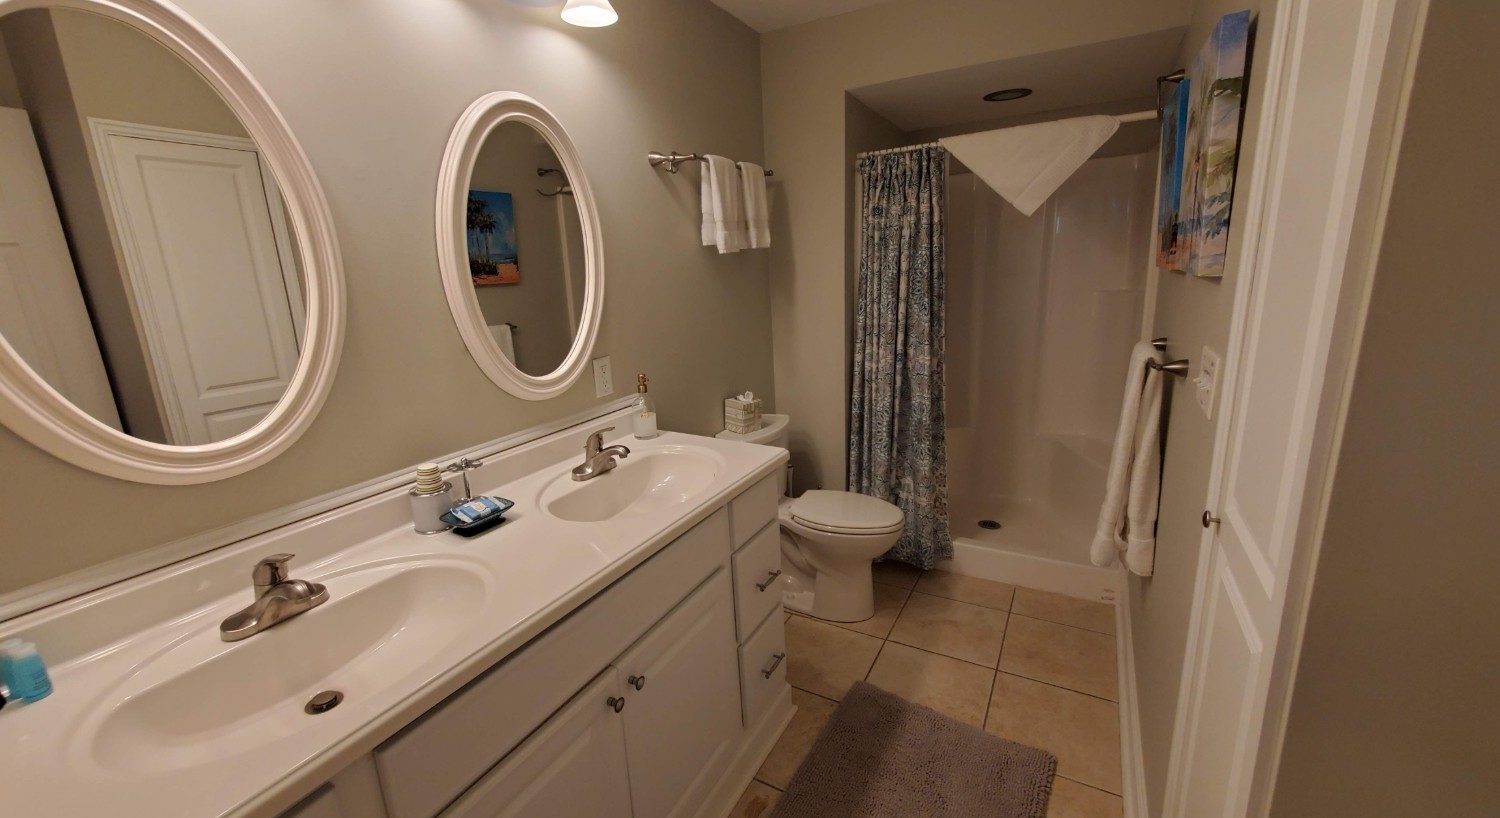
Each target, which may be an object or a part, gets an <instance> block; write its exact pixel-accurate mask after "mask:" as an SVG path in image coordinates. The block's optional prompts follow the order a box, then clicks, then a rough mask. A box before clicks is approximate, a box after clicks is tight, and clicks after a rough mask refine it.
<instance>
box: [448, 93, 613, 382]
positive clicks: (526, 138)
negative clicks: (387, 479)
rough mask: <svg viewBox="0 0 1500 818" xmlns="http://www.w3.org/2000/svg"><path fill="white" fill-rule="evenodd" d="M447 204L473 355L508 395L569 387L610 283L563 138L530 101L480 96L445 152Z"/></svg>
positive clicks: (588, 200)
mask: <svg viewBox="0 0 1500 818" xmlns="http://www.w3.org/2000/svg"><path fill="white" fill-rule="evenodd" d="M439 195H440V198H439V202H438V230H439V236H438V240H439V247H440V256H441V257H440V263H441V266H442V273H443V284H444V287H445V288H446V289H447V292H448V301H449V306H450V307H451V308H452V309H453V313H454V317H455V319H456V320H457V321H458V324H459V329H460V332H461V333H462V334H463V336H464V341H465V343H466V344H468V346H469V351H470V353H471V354H472V355H473V356H474V359H475V360H476V361H477V362H478V363H479V365H480V367H481V368H482V369H484V371H485V372H486V374H488V375H489V376H490V377H491V378H492V379H493V380H495V382H496V383H498V384H499V385H500V386H502V387H503V388H505V389H506V390H507V391H509V392H511V393H512V394H516V395H518V396H520V397H524V398H527V399H532V400H539V399H542V398H547V397H552V396H553V395H555V394H557V393H558V392H560V391H561V390H562V389H566V388H567V387H568V386H569V385H571V384H572V383H573V382H574V381H575V380H577V377H578V375H579V374H580V373H581V372H582V369H583V364H584V362H585V361H586V359H587V356H588V353H589V350H590V349H591V347H592V345H593V338H594V335H595V332H596V329H597V325H598V314H599V304H600V303H601V299H602V281H603V279H602V275H603V273H602V269H601V267H602V265H601V264H600V253H599V249H598V234H599V230H598V222H597V216H596V215H595V210H594V204H593V200H592V197H591V195H590V192H589V187H588V181H587V179H585V178H583V172H582V168H581V166H580V163H579V161H578V157H577V153H576V150H575V149H574V147H573V145H572V142H571V140H569V139H568V137H567V134H566V132H564V131H563V129H562V127H561V125H560V124H559V123H558V122H557V121H556V119H555V118H553V117H552V115H551V114H550V113H549V112H548V111H547V110H546V109H545V108H543V107H542V106H541V105H540V104H538V103H537V102H535V101H534V100H532V99H530V98H529V97H525V96H523V95H520V94H509V93H503V94H490V95H488V96H486V97H484V98H481V99H480V100H479V101H478V102H476V103H475V104H474V105H473V106H471V107H470V109H469V110H468V111H467V112H465V115H464V117H463V118H462V119H461V120H460V121H459V125H458V128H457V129H456V130H455V132H454V136H453V139H452V141H451V142H450V143H449V147H448V154H447V155H446V156H445V158H444V164H443V174H442V184H440V194H439Z"/></svg>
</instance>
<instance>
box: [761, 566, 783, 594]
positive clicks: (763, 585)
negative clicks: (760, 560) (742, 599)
mask: <svg viewBox="0 0 1500 818" xmlns="http://www.w3.org/2000/svg"><path fill="white" fill-rule="evenodd" d="M779 576H781V569H780V568H777V569H776V570H775V571H772V572H771V573H769V574H766V581H765V582H757V583H755V587H756V588H757V589H759V590H760V591H761V592H764V591H765V590H766V589H767V588H769V587H771V583H773V582H775V581H776V578H777V577H779Z"/></svg>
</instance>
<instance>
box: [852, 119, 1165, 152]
mask: <svg viewBox="0 0 1500 818" xmlns="http://www.w3.org/2000/svg"><path fill="white" fill-rule="evenodd" d="M1115 119H1116V120H1118V121H1119V122H1120V123H1121V124H1124V123H1126V122H1145V121H1147V120H1150V119H1156V112H1155V111H1136V112H1135V113H1133V114H1119V115H1116V116H1115ZM1047 121H1049V122H1056V121H1057V120H1055V119H1054V120H1047ZM996 130H998V129H996ZM941 144H942V143H941V142H923V143H922V144H920V145H906V146H903V147H900V148H886V149H885V150H880V151H865V152H864V153H856V154H855V155H854V158H855V159H863V158H865V157H866V156H883V155H885V154H888V153H901V152H902V151H914V150H917V149H918V148H931V147H936V146H938V145H941Z"/></svg>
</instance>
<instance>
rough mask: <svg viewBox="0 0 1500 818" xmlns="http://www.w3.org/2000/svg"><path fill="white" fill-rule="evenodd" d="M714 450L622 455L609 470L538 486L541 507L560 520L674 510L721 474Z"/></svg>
mask: <svg viewBox="0 0 1500 818" xmlns="http://www.w3.org/2000/svg"><path fill="white" fill-rule="evenodd" d="M719 468H720V463H719V460H718V459H717V458H716V457H715V456H714V455H713V453H711V452H709V451H706V450H699V449H697V448H693V447H688V446H670V447H664V448H660V449H653V450H649V451H645V452H640V453H636V454H632V455H630V457H627V458H623V459H621V460H620V461H619V465H617V466H615V468H614V469H613V470H612V471H607V472H605V473H604V474H601V475H599V476H598V477H595V478H593V479H590V480H585V481H583V482H577V481H575V480H573V477H572V475H571V474H566V473H565V474H563V475H561V476H559V477H558V478H557V479H555V480H553V481H552V482H551V483H550V484H549V485H548V486H547V488H545V489H544V490H543V491H542V507H543V508H545V509H546V510H547V513H548V514H551V515H552V516H553V517H556V518H558V519H559V520H567V521H569V522H575V523H596V522H603V521H605V520H612V519H615V518H618V517H633V516H641V515H648V514H657V513H661V512H670V511H674V510H675V509H676V508H677V507H679V506H681V505H682V504H683V503H687V502H689V501H690V500H693V499H695V498H696V497H698V496H699V495H700V494H702V493H703V490H704V489H706V488H708V486H709V485H710V484H712V483H713V481H714V478H715V477H717V476H718V475H719Z"/></svg>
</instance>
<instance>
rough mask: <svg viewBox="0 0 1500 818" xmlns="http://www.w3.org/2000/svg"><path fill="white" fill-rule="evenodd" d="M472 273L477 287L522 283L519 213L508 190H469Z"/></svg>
mask: <svg viewBox="0 0 1500 818" xmlns="http://www.w3.org/2000/svg"><path fill="white" fill-rule="evenodd" d="M468 228H469V274H470V275H471V276H473V277H474V286H475V287H490V286H494V285H496V284H520V283H521V265H520V259H519V257H518V256H517V255H516V213H515V208H514V207H513V206H512V205H511V198H510V194H509V193H500V192H497V191H492V190H471V191H469V208H468Z"/></svg>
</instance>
